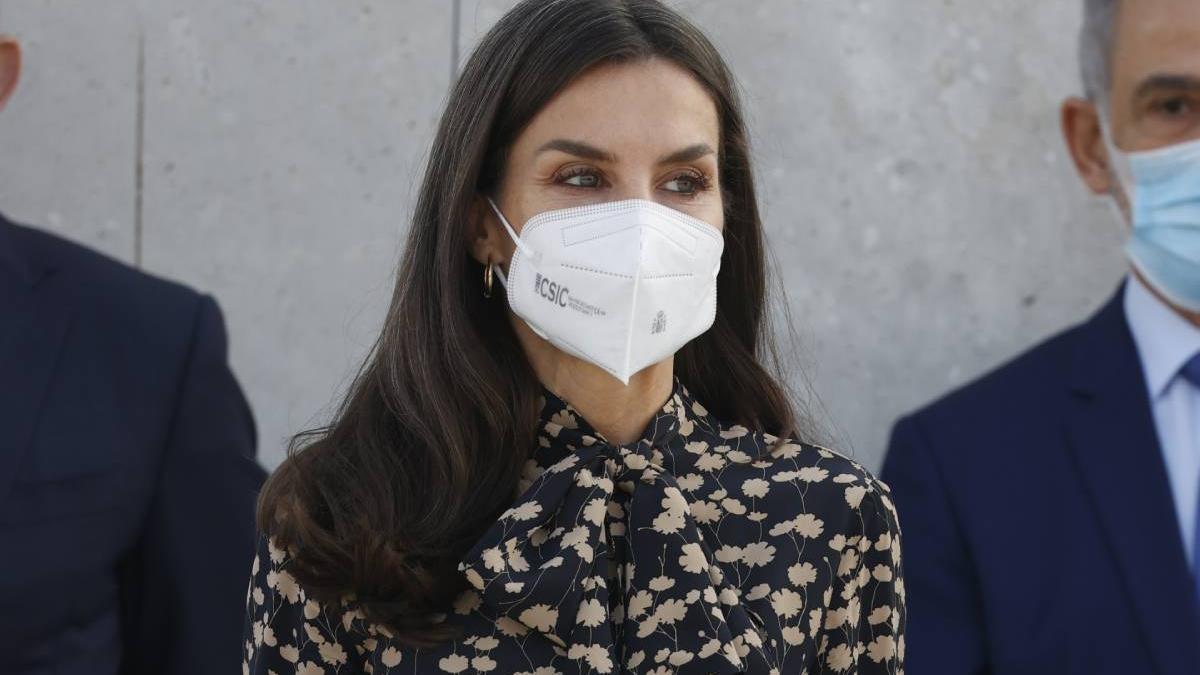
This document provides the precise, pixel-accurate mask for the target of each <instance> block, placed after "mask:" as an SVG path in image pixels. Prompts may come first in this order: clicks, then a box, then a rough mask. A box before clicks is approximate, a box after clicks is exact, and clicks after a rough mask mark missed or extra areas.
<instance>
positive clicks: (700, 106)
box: [517, 58, 720, 157]
mask: <svg viewBox="0 0 1200 675" xmlns="http://www.w3.org/2000/svg"><path fill="white" fill-rule="evenodd" d="M719 135H720V128H719V120H718V115H717V108H716V104H715V103H714V101H713V98H712V96H711V94H710V93H709V92H708V90H707V89H706V88H705V87H704V86H703V85H702V84H701V83H700V82H699V81H698V80H697V79H696V78H695V77H694V76H693V75H692V74H691V73H690V72H689V71H687V70H685V69H684V68H682V67H680V66H678V65H677V64H675V63H674V62H672V61H669V60H666V59H660V58H652V59H646V60H639V61H633V62H622V63H612V64H602V65H600V66H596V67H595V68H592V69H590V70H588V71H587V72H585V73H584V74H583V75H581V76H579V77H578V78H576V79H575V80H574V81H572V82H571V83H570V84H568V85H567V86H566V87H565V88H563V90H562V91H560V92H559V93H558V94H557V95H555V97H554V98H552V99H551V100H550V102H549V103H548V104H547V105H546V106H545V107H544V108H543V109H542V110H541V111H540V112H539V113H538V114H537V115H536V116H535V117H534V119H533V121H532V122H531V123H530V124H529V126H528V127H526V129H525V131H524V132H523V133H522V134H521V137H520V138H518V139H517V145H518V146H526V147H525V149H526V150H527V151H533V150H535V149H536V148H537V147H540V146H541V145H542V144H543V143H545V142H546V141H548V140H551V139H554V138H570V139H575V140H581V141H585V142H587V143H589V144H590V145H594V146H597V147H601V148H604V149H606V150H608V151H609V152H611V153H612V154H614V155H617V156H618V157H623V156H626V157H628V156H635V155H641V154H647V155H654V156H656V157H657V156H659V155H660V154H661V153H662V151H664V150H670V149H675V148H678V147H683V146H688V145H693V144H696V143H708V144H710V145H712V146H713V147H716V145H717V140H718V137H719ZM622 151H623V152H622Z"/></svg>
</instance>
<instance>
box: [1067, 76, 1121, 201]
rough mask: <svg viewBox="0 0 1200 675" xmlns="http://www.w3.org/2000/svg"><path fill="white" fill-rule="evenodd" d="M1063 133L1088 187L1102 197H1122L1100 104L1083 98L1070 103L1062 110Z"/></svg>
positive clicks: (1072, 157) (1077, 168) (1074, 99)
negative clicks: (1103, 133)
mask: <svg viewBox="0 0 1200 675" xmlns="http://www.w3.org/2000/svg"><path fill="white" fill-rule="evenodd" d="M1062 132H1063V139H1064V140H1065V141H1066V143H1067V150H1069V151H1070V153H1071V161H1072V162H1074V163H1075V171H1076V172H1077V173H1078V174H1079V177H1080V178H1082V179H1083V182H1084V184H1086V185H1087V186H1088V188H1089V189H1090V190H1091V191H1092V192H1094V193H1096V194H1098V195H1108V194H1119V193H1120V190H1119V189H1116V187H1117V186H1116V180H1115V174H1114V173H1113V171H1112V159H1111V158H1110V157H1109V156H1108V149H1107V148H1106V147H1105V146H1104V137H1103V135H1102V131H1101V129H1100V110H1099V108H1097V107H1096V104H1095V103H1093V102H1091V101H1089V100H1087V99H1083V98H1069V99H1067V100H1066V102H1064V103H1063V106H1062Z"/></svg>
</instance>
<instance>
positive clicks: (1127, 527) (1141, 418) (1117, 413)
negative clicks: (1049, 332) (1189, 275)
mask: <svg viewBox="0 0 1200 675" xmlns="http://www.w3.org/2000/svg"><path fill="white" fill-rule="evenodd" d="M1123 298H1124V288H1122V289H1121V291H1119V292H1118V293H1117V296H1116V297H1115V298H1114V299H1113V300H1112V301H1110V302H1109V304H1108V305H1107V306H1105V308H1104V309H1102V310H1101V311H1100V312H1099V313H1098V314H1097V315H1096V316H1095V317H1094V318H1093V319H1092V320H1091V321H1090V322H1089V323H1088V324H1087V325H1086V326H1085V327H1084V328H1083V329H1082V330H1081V331H1080V344H1079V346H1078V348H1077V349H1076V350H1075V355H1074V357H1075V360H1074V363H1073V365H1072V371H1071V391H1072V395H1071V401H1070V404H1069V405H1070V411H1069V421H1068V424H1069V429H1068V432H1069V434H1070V440H1071V442H1070V447H1071V451H1072V453H1073V459H1074V462H1075V465H1076V467H1077V469H1078V471H1079V474H1080V476H1081V477H1082V479H1083V484H1084V486H1085V489H1086V491H1087V493H1088V496H1089V498H1090V499H1091V501H1092V504H1093V507H1094V508H1095V511H1096V514H1097V516H1098V518H1099V520H1100V522H1101V525H1102V527H1103V529H1104V532H1105V534H1106V536H1107V538H1108V543H1109V547H1110V550H1111V552H1112V555H1113V556H1114V557H1115V558H1116V561H1117V564H1118V568H1119V569H1120V571H1121V574H1122V576H1123V577H1124V580H1125V586H1126V588H1125V590H1126V592H1127V594H1128V596H1129V598H1130V600H1131V602H1132V605H1133V607H1134V609H1135V611H1136V613H1137V616H1138V619H1139V620H1140V624H1141V627H1142V637H1143V638H1144V639H1145V641H1146V642H1147V643H1148V644H1149V646H1150V649H1151V651H1152V652H1153V654H1154V659H1155V665H1156V666H1157V671H1158V672H1159V673H1162V674H1163V675H1195V673H1200V648H1198V646H1197V645H1198V643H1200V616H1198V614H1200V613H1198V612H1197V608H1196V606H1195V599H1194V598H1195V593H1194V591H1193V584H1192V577H1191V572H1190V570H1189V569H1188V565H1187V559H1186V557H1185V554H1184V548H1183V542H1182V541H1181V540H1180V536H1179V527H1178V519H1177V516H1176V514H1175V506H1174V503H1173V501H1172V499H1171V487H1170V484H1169V483H1168V481H1167V470H1166V466H1165V463H1164V461H1163V458H1162V451H1161V449H1160V446H1159V442H1158V432H1157V431H1156V429H1155V426H1154V418H1153V416H1152V415H1153V413H1152V412H1151V408H1150V398H1149V395H1148V393H1147V391H1146V383H1145V376H1144V375H1143V373H1142V367H1141V360H1140V359H1139V357H1138V354H1137V347H1136V345H1135V343H1134V341H1133V336H1132V334H1131V333H1130V330H1129V325H1128V323H1127V321H1126V319H1125V311H1124V307H1123ZM1096 592H1097V593H1104V592H1107V589H1096ZM1097 620H1099V621H1103V617H1097Z"/></svg>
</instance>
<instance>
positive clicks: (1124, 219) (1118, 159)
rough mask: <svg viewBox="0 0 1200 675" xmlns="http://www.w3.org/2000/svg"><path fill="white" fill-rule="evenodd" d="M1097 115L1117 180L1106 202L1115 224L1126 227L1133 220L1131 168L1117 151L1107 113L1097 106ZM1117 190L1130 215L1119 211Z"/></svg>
mask: <svg viewBox="0 0 1200 675" xmlns="http://www.w3.org/2000/svg"><path fill="white" fill-rule="evenodd" d="M1097 113H1098V115H1099V117H1100V138H1101V140H1102V141H1103V142H1104V150H1105V152H1107V153H1108V163H1109V169H1110V170H1111V172H1112V174H1113V176H1114V177H1115V178H1116V179H1117V186H1116V188H1115V189H1113V190H1109V193H1108V197H1109V198H1108V199H1107V200H1106V201H1107V202H1108V207H1109V209H1111V210H1112V212H1113V215H1114V216H1115V217H1116V220H1117V222H1118V223H1120V224H1121V225H1124V226H1126V227H1128V226H1129V225H1130V221H1131V220H1132V218H1133V191H1134V179H1133V168H1132V167H1131V166H1130V164H1129V156H1128V155H1127V154H1126V153H1125V152H1124V151H1122V150H1121V149H1119V148H1118V147H1117V144H1116V142H1115V141H1113V135H1112V125H1111V124H1109V122H1108V112H1107V111H1106V110H1105V109H1104V107H1103V106H1097ZM1117 190H1120V191H1121V194H1122V195H1124V196H1125V204H1126V205H1127V206H1128V207H1129V209H1130V213H1128V214H1126V213H1125V212H1124V211H1122V210H1121V204H1120V201H1119V200H1118V199H1117Z"/></svg>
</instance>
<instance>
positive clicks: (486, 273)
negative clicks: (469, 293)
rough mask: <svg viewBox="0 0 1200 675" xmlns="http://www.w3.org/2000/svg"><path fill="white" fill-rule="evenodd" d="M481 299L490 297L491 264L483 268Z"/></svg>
mask: <svg viewBox="0 0 1200 675" xmlns="http://www.w3.org/2000/svg"><path fill="white" fill-rule="evenodd" d="M483 297H485V298H489V299H490V298H491V297H492V263H490V262H489V263H488V264H486V265H484V266H483Z"/></svg>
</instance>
